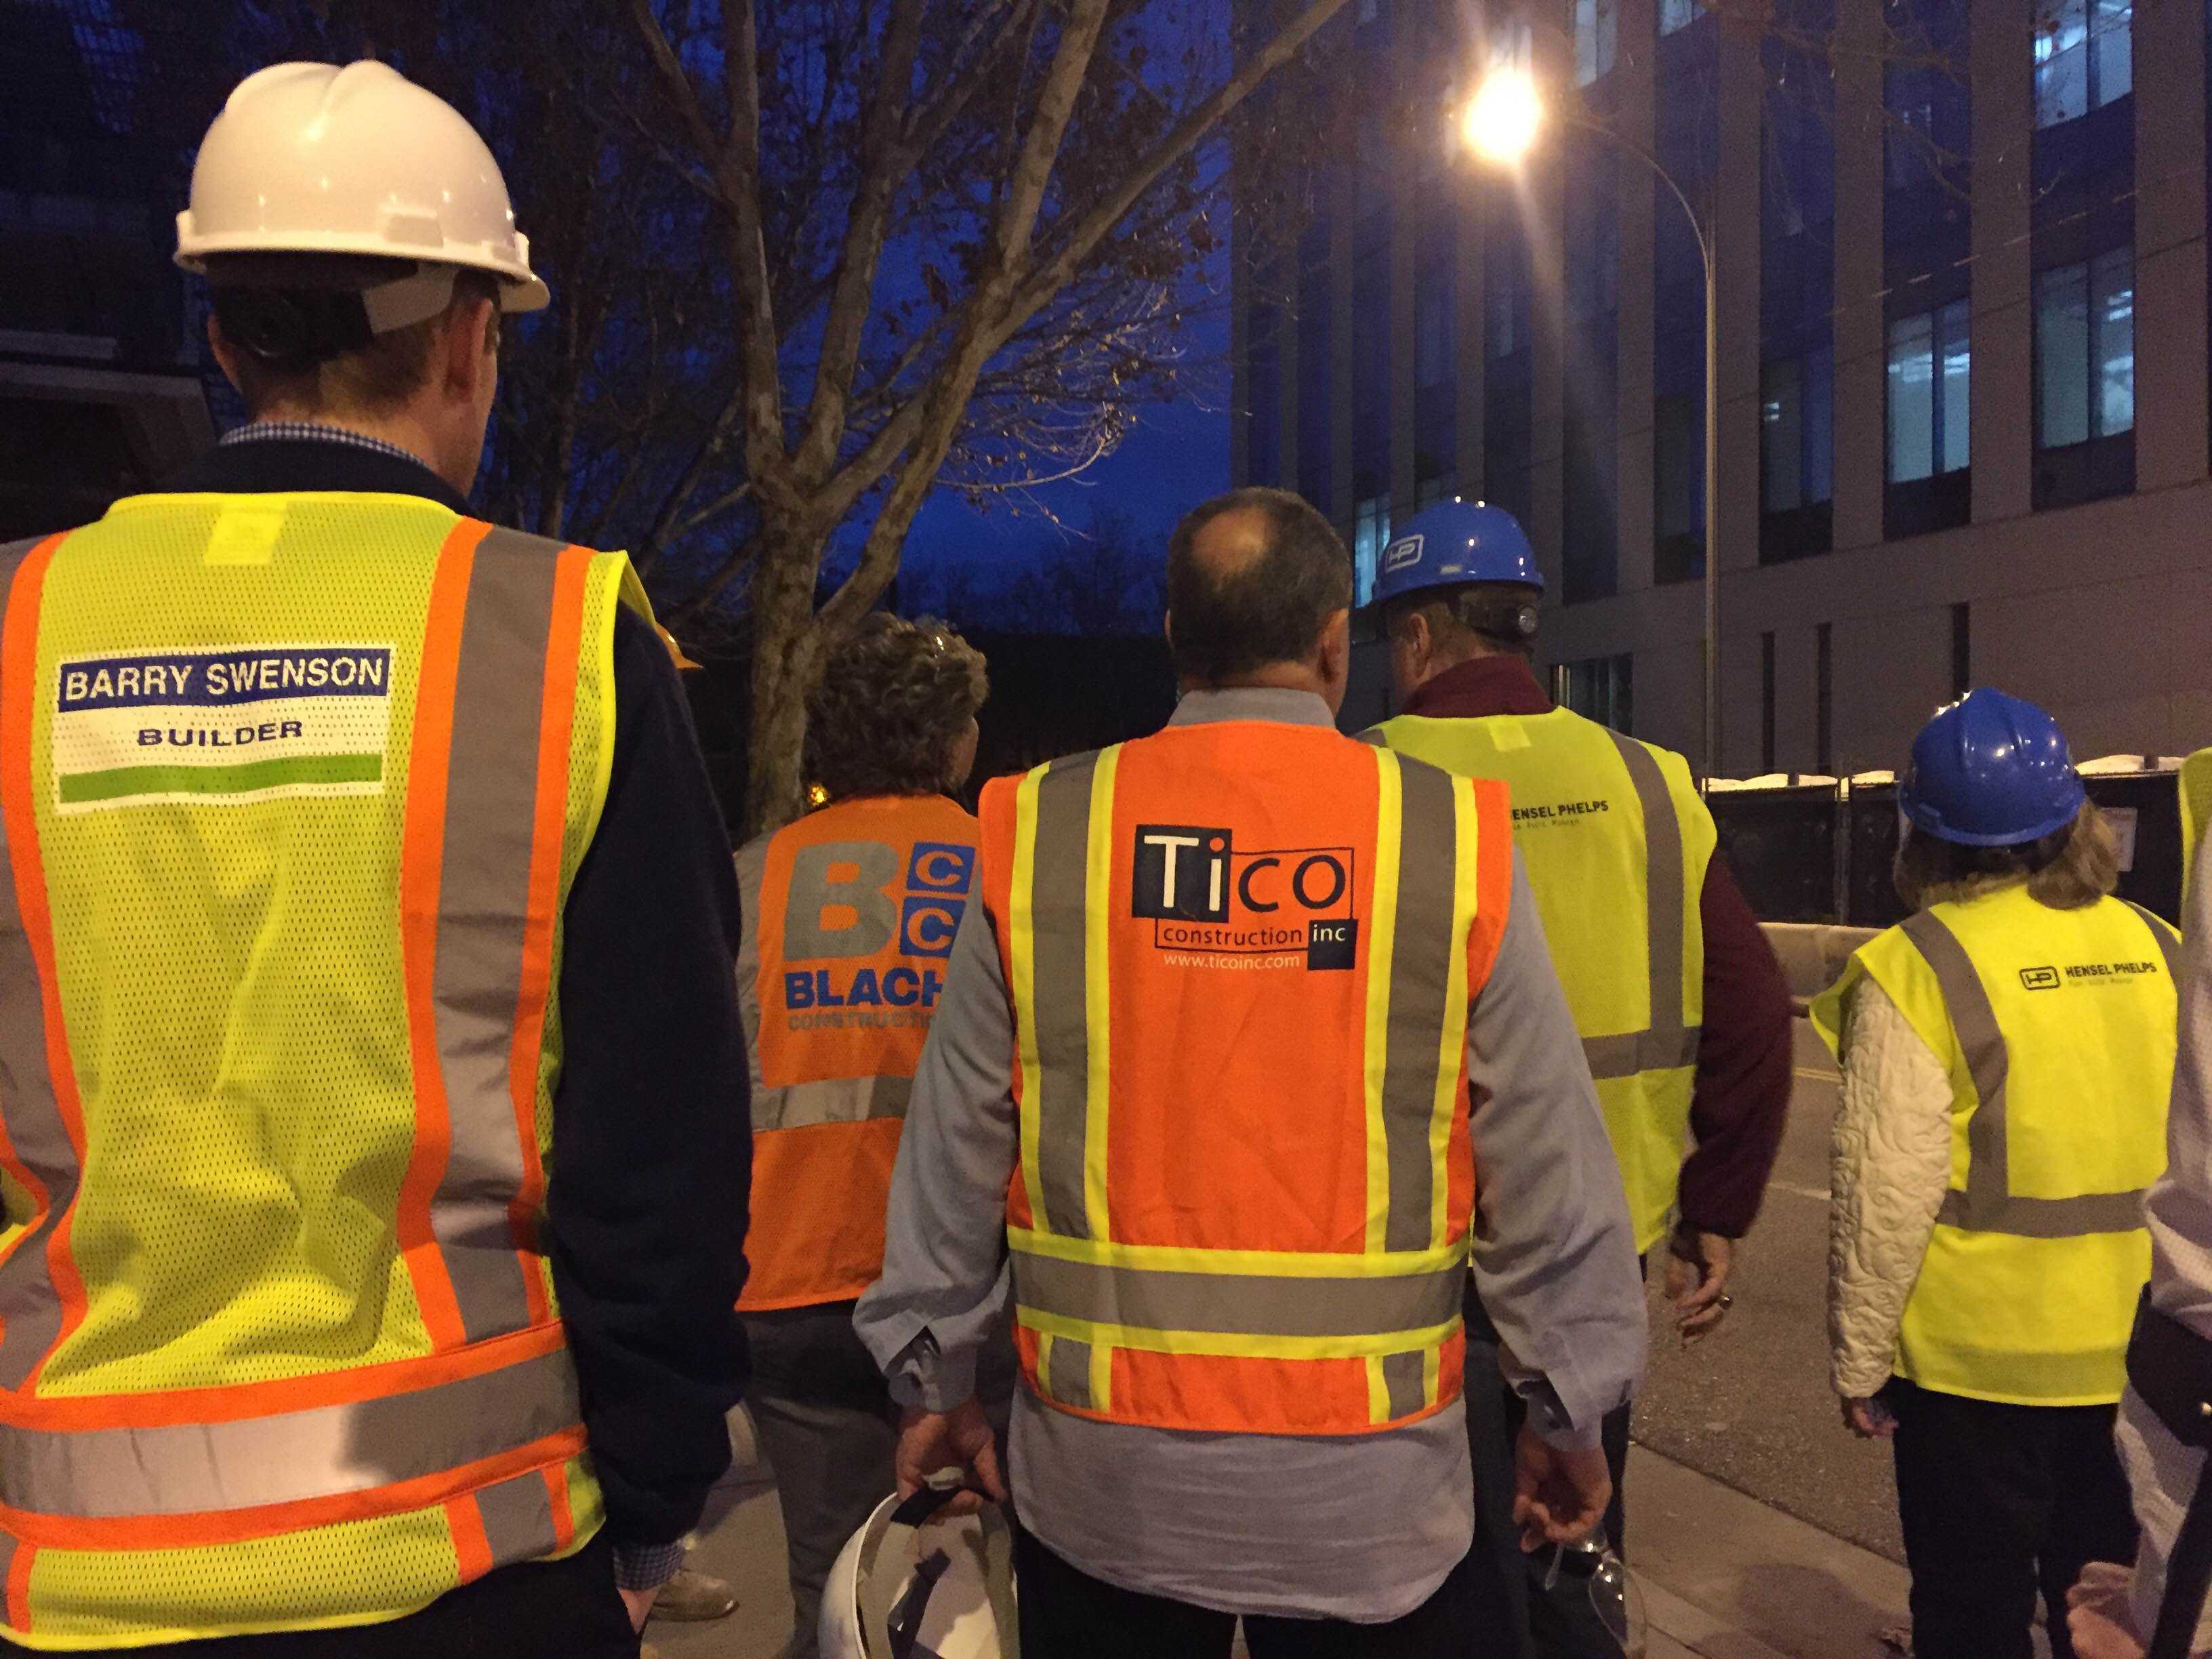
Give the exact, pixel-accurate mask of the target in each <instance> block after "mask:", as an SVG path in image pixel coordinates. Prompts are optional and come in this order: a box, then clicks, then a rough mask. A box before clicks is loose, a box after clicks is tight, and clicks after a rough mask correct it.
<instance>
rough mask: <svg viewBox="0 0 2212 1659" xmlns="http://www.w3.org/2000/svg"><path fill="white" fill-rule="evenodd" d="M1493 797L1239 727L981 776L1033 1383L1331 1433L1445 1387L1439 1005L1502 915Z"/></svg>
mask: <svg viewBox="0 0 2212 1659" xmlns="http://www.w3.org/2000/svg"><path fill="white" fill-rule="evenodd" d="M1506 803H1507V792H1506V790H1505V788H1504V786H1503V785H1501V784H1496V783H1491V782H1482V781H1472V780H1469V779H1465V778H1455V777H1453V776H1452V775H1449V773H1446V772H1443V771H1441V770H1438V769H1435V768H1432V767H1430V766H1427V765H1425V764H1423V763H1420V762H1419V761H1414V760H1410V759H1407V758H1405V757H1401V756H1399V755H1397V754H1395V753H1393V752H1391V751H1390V750H1376V749H1371V748H1369V747H1367V746H1366V745H1364V744H1359V743H1356V742H1354V741H1352V739H1350V738H1343V737H1340V736H1339V735H1338V734H1337V733H1335V732H1331V731H1327V730H1322V729H1319V728H1311V727H1305V726H1287V725H1279V724H1275V723H1272V722H1267V723H1261V722H1252V721H1226V722H1221V723H1217V724H1206V725H1193V726H1170V727H1169V728H1168V729H1167V730H1166V731H1164V732H1160V733H1158V735H1157V736H1154V737H1151V738H1145V739H1142V740H1141V741H1139V742H1135V743H1130V744H1120V745H1117V746H1116V747H1114V748H1111V749H1107V750H1101V751H1099V752H1098V753H1097V754H1092V755H1084V756H1079V757H1073V758H1072V759H1067V760H1061V761H1055V762H1054V763H1051V764H1049V765H1047V766H1043V767H1040V768H1038V769H1036V770H1035V771H1033V772H1031V773H1030V774H1029V775H1027V776H1026V777H1024V778H1021V779H1018V780H1017V779H1011V778H1010V779H1001V780H999V781H995V782H994V783H992V784H991V785H990V786H989V787H987V789H986V790H985V791H984V794H983V801H982V826H983V841H982V882H983V884H982V896H983V902H984V904H985V905H986V907H987V910H988V912H989V915H990V916H991V918H992V921H993V922H994V925H995V928H996V932H997V935H998V945H999V950H1000V961H1001V965H1002V967H1003V968H1004V969H1005V972H1006V984H1007V986H1008V987H1009V990H1010V993H1011V997H1012V1004H1013V1009H1014V1015H1015V1027H1016V1035H1017V1048H1018V1054H1017V1065H1016V1067H1015V1096H1016V1099H1017V1101H1018V1105H1019V1109H1020V1122H1021V1160H1020V1167H1019V1169H1018V1172H1017V1173H1016V1175H1015V1176H1014V1179H1013V1182H1012V1187H1011V1189H1010V1190H1009V1193H1008V1195H1007V1206H1006V1220H1007V1239H1008V1243H1009V1247H1010V1249H1011V1252H1012V1263H1013V1281H1014V1300H1015V1304H1016V1343H1017V1346H1018V1351H1019V1354H1020V1359H1021V1364H1022V1368H1023V1371H1024V1376H1026V1377H1027V1379H1028V1381H1029V1384H1030V1388H1031V1389H1032V1390H1034V1391H1035V1392H1036V1395H1038V1396H1039V1397H1040V1398H1041V1399H1042V1400H1044V1401H1047V1402H1048V1404H1050V1405H1052V1406H1054V1407H1057V1408H1059V1409H1060V1410H1062V1411H1066V1412H1071V1413H1075V1414H1077V1415H1079V1416H1084V1417H1090V1418H1094V1419H1100V1420H1103V1421H1110V1422H1118V1423H1133V1424H1144V1425H1150V1426H1153V1427H1158V1428H1170V1429H1186V1430H1201V1431H1224V1432H1243V1433H1261V1434H1359V1433H1366V1432H1370V1431H1374V1430H1376V1429H1382V1428H1388V1427H1392V1426H1395V1425H1400V1424H1403V1423H1407V1422H1410V1421H1412V1420H1413V1419H1417V1418H1420V1417H1424V1416H1426V1415H1428V1414H1430V1413H1434V1412H1436V1411H1437V1410H1439V1409H1441V1408H1443V1407H1445V1406H1447V1405H1449V1403H1450V1402H1451V1401H1454V1400H1455V1399H1456V1398H1457V1397H1458V1395H1459V1391H1460V1384H1461V1373H1462V1359H1463V1348H1464V1338H1463V1334H1462V1327H1461V1322H1460V1309H1461V1304H1462V1291H1463V1289H1464V1286H1465V1284H1466V1279H1467V1250H1468V1225H1469V1218H1470V1216H1471V1214H1472V1212H1473V1206H1474V1159H1473V1157H1472V1154H1471V1151H1470V1146H1469V1139H1468V1090H1467V1075H1466V1052H1467V1019H1468V1006H1469V1004H1470V1002H1471V1001H1472V1000H1473V999H1474V996H1475V994H1477V993H1478V992H1479V991H1480V989H1481V987H1482V986H1483V984H1484V982H1485V981H1486V980H1487V978H1488V976H1489V973H1490V968H1491V964H1492V961H1493V960H1494V958H1495V957H1496V954H1497V951H1498V940H1499V939H1500V937H1501V936H1502V933H1503V932H1504V926H1505V917H1506V908H1507V904H1508V902H1509V899H1510V892H1511V879H1512V839H1511V829H1510V817H1509V815H1508V811H1507V804H1506Z"/></svg>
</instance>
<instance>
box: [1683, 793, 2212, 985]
mask: <svg viewBox="0 0 2212 1659" xmlns="http://www.w3.org/2000/svg"><path fill="white" fill-rule="evenodd" d="M2178 778H2179V775H2178V773H2177V772H2176V771H2175V770H2174V769H2173V768H2172V766H2171V765H2170V764H2161V763H2158V762H2156V761H2155V760H2153V761H2152V762H2151V763H2149V764H2148V765H2144V764H2142V763H2135V764H2131V765H2130V764H2125V763H2116V762H2112V761H2101V762H2093V763H2090V764H2089V765H2088V766H2087V767H2084V768H2083V769H2082V781H2083V782H2084V783H2085V784H2086V785H2087V787H2088V791H2089V799H2092V800H2093V801H2094V802H2096V804H2097V805H2098V806H2099V807H2100V808H2101V809H2103V811H2105V812H2106V815H2107V817H2109V818H2110V819H2111V820H2112V828H2113V830H2114V833H2115V835H2116V836H2117V837H2118V841H2119V843H2120V886H2119V896H2121V897H2122V898H2124V899H2128V900H2130V901H2132V902H2135V903H2136V904H2140V905H2142V907H2143V908H2145V909H2148V910H2152V911H2154V912H2156V913H2157V914H2158V915H2161V916H2164V917H2166V919H2167V920H2169V921H2179V918H2180V915H2181V884H2182V836H2181V808H2180V797H2179V786H2178ZM1705 799H1706V804H1707V805H1709V806H1711V809H1712V814H1713V822H1714V824H1715V826H1716V827H1717V829H1718V830H1719V833H1720V847H1721V850H1722V852H1723V854H1726V855H1727V857H1728V860H1729V865H1730V866H1731V867H1732V868H1733V869H1734V870H1735V876H1736V879H1737V881H1738V882H1739V883H1740V884H1741V886H1742V888H1743V890H1744V896H1746V897H1747V899H1749V900H1750V902H1751V908H1752V911H1753V914H1754V915H1757V916H1758V917H1759V920H1760V921H1763V922H1781V923H1798V924H1820V923H1825V924H1828V925H1830V926H1843V927H1860V928H1881V927H1893V926H1895V925H1896V924H1897V923H1898V922H1900V921H1904V920H1905V906H1904V904H1903V903H1902V902H1900V901H1899V898H1898V896H1897V890H1896V888H1895V886H1894V885H1893V884H1892V881H1891V878H1890V866H1891V865H1892V863H1893V861H1894V860H1895V859H1896V857H1897V842H1898V816H1897V786H1896V784H1895V783H1894V782H1893V781H1892V780H1891V779H1890V777H1889V776H1888V775H1887V774H1875V775H1870V776H1865V777H1860V778H1844V779H1830V778H1820V779H1805V780H1802V781H1799V780H1791V781H1784V780H1780V779H1778V780H1777V781H1775V782H1773V783H1771V784H1768V783H1765V781H1760V782H1757V783H1751V784H1721V785H1717V786H1716V787H1713V788H1712V789H1711V792H1710V793H1708V794H1707V796H1706V798H1705ZM1846 954H1848V952H1846ZM1838 965H1840V964H1838ZM1815 988H1817V987H1815ZM1800 994H1801V995H1802V994H1805V993H1800Z"/></svg>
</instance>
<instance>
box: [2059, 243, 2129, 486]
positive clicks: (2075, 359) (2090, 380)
mask: <svg viewBox="0 0 2212 1659" xmlns="http://www.w3.org/2000/svg"><path fill="white" fill-rule="evenodd" d="M2135 301H2136V278H2135V250H2134V249H2133V248H2131V247H2120V248H2113V249H2112V250H2111V251H2110V252H2106V253H2100V254H2099V255H2098V256H2097V257H2096V258H2094V259H2092V260H2090V261H2089V262H2088V263H2087V264H2079V265H2059V266H2057V267H2056V268H2054V269H2052V270H2043V271H2039V272H2037V273H2036V277H2035V441H2036V447H2038V448H2039V449H2063V448H2065V447H2068V446H2069V445H2071V444H2079V443H2087V442H2088V441H2090V440H2091V439H2093V438H2109V437H2112V436H2115V435H2118V434H2119V433H2123V432H2126V431H2129V430H2130V429H2132V428H2133V427H2134V426H2135V423H2136V343H2135V338H2136V324H2135V312H2136V303H2135Z"/></svg>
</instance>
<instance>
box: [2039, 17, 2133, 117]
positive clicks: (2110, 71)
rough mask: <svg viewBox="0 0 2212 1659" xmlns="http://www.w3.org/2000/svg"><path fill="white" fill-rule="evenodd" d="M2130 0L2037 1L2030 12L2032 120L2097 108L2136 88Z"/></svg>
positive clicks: (2083, 112) (2080, 113)
mask: <svg viewBox="0 0 2212 1659" xmlns="http://www.w3.org/2000/svg"><path fill="white" fill-rule="evenodd" d="M2134 22H2135V0H2041V3H2040V4H2039V6H2038V7H2037V9H2036V17H2035V125H2038V126H2039V127H2055V126H2057V125H2058V124H2059V123H2060V122H2062V121H2071V120H2073V119H2074V118H2075V117H2076V116H2081V115H2087V113H2088V112H2090V111H2091V110H2093V109H2102V108H2103V107H2104V106H2106V105H2107V104H2109V103H2111V102H2112V100H2114V99H2115V98H2124V97H2126V96H2127V95H2128V94H2129V93H2130V92H2131V91H2133V90H2134V89H2135V54H2134V42H2133V29H2134Z"/></svg>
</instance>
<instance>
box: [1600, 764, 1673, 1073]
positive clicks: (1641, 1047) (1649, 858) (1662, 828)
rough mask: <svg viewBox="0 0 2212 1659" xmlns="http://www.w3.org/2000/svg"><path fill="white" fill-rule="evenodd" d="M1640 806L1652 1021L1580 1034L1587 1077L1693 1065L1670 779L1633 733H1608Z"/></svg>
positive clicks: (1664, 1069) (1663, 1069) (1654, 1070)
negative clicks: (1609, 1032) (1630, 735)
mask: <svg viewBox="0 0 2212 1659" xmlns="http://www.w3.org/2000/svg"><path fill="white" fill-rule="evenodd" d="M1610 735H1611V736H1612V738H1613V746H1614V747H1615V748H1617V749H1619V750H1620V760H1621V764H1623V765H1624V766H1626V768H1627V769H1628V779H1629V781H1630V782H1631V783H1632V784H1633V785H1635V787H1636V799H1637V800H1638V803H1639V804H1640V805H1642V806H1643V808H1644V904H1645V906H1646V911H1647V915H1648V917H1649V921H1648V924H1647V927H1646V933H1647V935H1648V937H1649V939H1650V958H1651V1024H1650V1025H1648V1026H1646V1027H1645V1028H1644V1030H1641V1031H1624V1032H1621V1033H1620V1034H1619V1035H1617V1036H1594V1037H1584V1038H1583V1054H1584V1055H1585V1056H1586V1057H1587V1058H1588V1059H1589V1068H1590V1075H1591V1076H1592V1077H1593V1078H1595V1079H1598V1080H1599V1081H1601V1082H1602V1081H1603V1080H1604V1079H1607V1078H1614V1077H1634V1076H1636V1075H1637V1074H1638V1073H1641V1072H1656V1071H1666V1070H1668V1069H1670V1068H1672V1067H1674V1066H1694V1065H1696V1064H1697V1063H1698V1042H1699V1036H1700V1032H1699V1028H1698V1027H1696V1026H1693V1025H1691V1024H1686V1022H1685V1021H1684V1019H1683V1018H1682V933H1683V918H1682V903H1683V894H1684V891H1685V888H1684V885H1683V883H1684V872H1683V868H1682V826H1681V823H1680V822H1679V821H1678V820H1677V819H1676V817H1675V816H1674V800H1673V799H1672V798H1671V797H1670V796H1668V793H1667V780H1666V779H1665V778H1664V777H1662V775H1660V771H1659V763H1658V762H1656V761H1655V760H1653V759H1652V758H1651V751H1650V750H1648V749H1646V748H1645V747H1644V745H1643V744H1640V743H1638V742H1636V741H1635V740H1634V739H1633V738H1624V737H1622V736H1621V735H1620V733H1619V732H1613V733H1611V734H1610Z"/></svg>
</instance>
